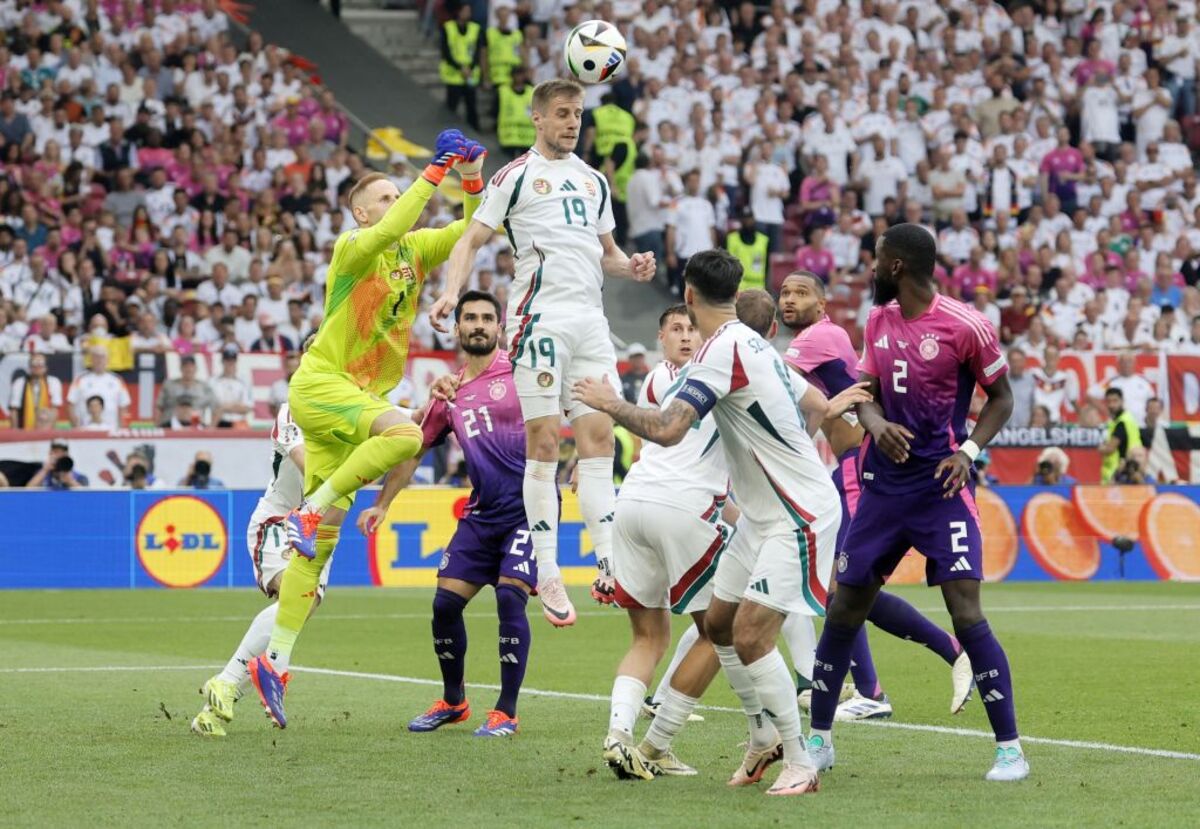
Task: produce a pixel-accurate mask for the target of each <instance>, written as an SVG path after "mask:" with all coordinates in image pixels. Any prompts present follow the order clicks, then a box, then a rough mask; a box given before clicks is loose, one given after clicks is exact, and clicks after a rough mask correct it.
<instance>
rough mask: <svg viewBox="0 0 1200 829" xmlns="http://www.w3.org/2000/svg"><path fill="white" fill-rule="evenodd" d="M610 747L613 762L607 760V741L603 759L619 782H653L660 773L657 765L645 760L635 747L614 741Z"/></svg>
mask: <svg viewBox="0 0 1200 829" xmlns="http://www.w3.org/2000/svg"><path fill="white" fill-rule="evenodd" d="M614 743H615V745H613V746H612V750H613V753H614V755H615V759H614V760H608V741H605V759H606V760H607V761H608V767H609V768H610V769H612V770H613V774H615V775H616V776H617V777H618V778H620V779H621V780H653V779H654V778H655V777H656V776H657V775H659V774H661V773H662V772H661V771H659V767H658V764H657V763H655V762H654V761H653V760H650V759H649V758H647V757H646V756H645V755H644V754H642V752H641V751H639V750H638V748H637V746H630V745H626V744H625V743H622V742H619V741H614Z"/></svg>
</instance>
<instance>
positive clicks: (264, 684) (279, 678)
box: [246, 656, 291, 728]
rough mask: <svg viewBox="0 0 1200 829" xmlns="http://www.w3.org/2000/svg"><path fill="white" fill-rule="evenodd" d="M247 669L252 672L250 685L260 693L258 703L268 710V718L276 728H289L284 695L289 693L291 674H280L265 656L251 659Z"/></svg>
mask: <svg viewBox="0 0 1200 829" xmlns="http://www.w3.org/2000/svg"><path fill="white" fill-rule="evenodd" d="M246 668H247V669H248V670H249V671H250V684H252V685H253V686H254V690H255V691H258V701H259V702H261V703H262V706H263V708H264V709H266V712H267V717H268V718H269V719H270V720H271V722H272V723H274V724H275V727H276V728H287V714H286V713H285V712H284V710H283V695H284V694H285V693H287V685H288V681H289V680H290V679H291V675H290V674H282V675H281V674H280V673H279V672H278V671H276V670H275V666H274V665H272V664H271V660H269V659H267V657H265V656H256V657H254V658H253V659H251V660H250V661H249V662H248V663H247V664H246Z"/></svg>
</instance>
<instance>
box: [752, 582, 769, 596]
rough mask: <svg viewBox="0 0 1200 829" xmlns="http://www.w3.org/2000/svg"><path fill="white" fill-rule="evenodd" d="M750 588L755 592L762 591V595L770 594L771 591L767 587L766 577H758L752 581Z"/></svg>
mask: <svg viewBox="0 0 1200 829" xmlns="http://www.w3.org/2000/svg"><path fill="white" fill-rule="evenodd" d="M750 589H751V590H753V591H755V592H756V593H762V594H763V595H764V596H769V595H771V591H770V590H768V589H767V580H766V579H759V580H758V581H756V582H754V584H752V585H750Z"/></svg>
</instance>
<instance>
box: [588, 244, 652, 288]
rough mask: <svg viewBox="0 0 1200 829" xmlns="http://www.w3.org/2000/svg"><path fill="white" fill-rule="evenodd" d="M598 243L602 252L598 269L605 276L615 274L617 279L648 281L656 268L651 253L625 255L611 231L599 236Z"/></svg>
mask: <svg viewBox="0 0 1200 829" xmlns="http://www.w3.org/2000/svg"><path fill="white" fill-rule="evenodd" d="M600 245H601V246H602V247H603V248H604V253H603V255H602V256H601V258H600V269H601V270H603V271H604V275H605V276H615V277H617V278H619V279H633V280H636V281H637V282H649V281H650V280H651V279H653V278H654V274H655V272H656V271H657V270H658V263H657V262H655V261H654V254H653V253H635V254H633V255H632V256H627V255H626V254H625V251H623V250H621V248H620V246H618V245H617V242H616V240H615V239H613V235H612V234H611V233H604V234H601V236H600Z"/></svg>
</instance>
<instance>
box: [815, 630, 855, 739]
mask: <svg viewBox="0 0 1200 829" xmlns="http://www.w3.org/2000/svg"><path fill="white" fill-rule="evenodd" d="M858 631H859V628H851V627H846V626H845V625H839V624H836V623H834V622H830V621H829V620H826V621H825V628H824V629H823V630H822V631H821V641H820V642H818V643H817V657H816V659H815V660H814V661H813V693H812V711H811V712H810V716H811V717H812V729H813V731H821V732H825V733H826V734H828V733H829V731H830V730H832V728H833V715H834V714H835V713H837V705H838V696H839V695H840V694H841V692H842V683H843V682H844V681H845V679H846V672H847V671H848V670H849V669H850V652H851V651H852V650H853V649H854V638H855V637H856V636H857V635H858Z"/></svg>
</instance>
